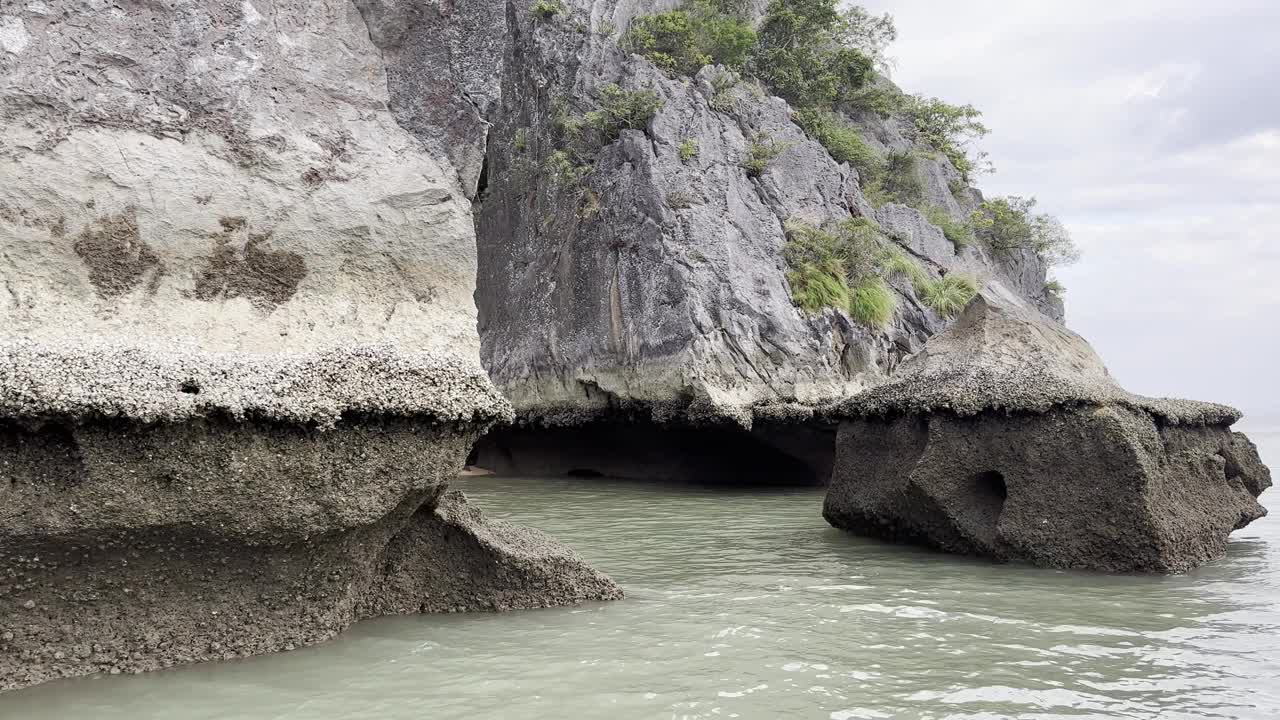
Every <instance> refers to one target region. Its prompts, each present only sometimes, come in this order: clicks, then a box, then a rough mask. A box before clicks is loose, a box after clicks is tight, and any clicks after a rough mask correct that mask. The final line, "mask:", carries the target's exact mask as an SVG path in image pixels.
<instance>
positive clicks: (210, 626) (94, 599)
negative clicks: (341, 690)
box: [0, 0, 620, 689]
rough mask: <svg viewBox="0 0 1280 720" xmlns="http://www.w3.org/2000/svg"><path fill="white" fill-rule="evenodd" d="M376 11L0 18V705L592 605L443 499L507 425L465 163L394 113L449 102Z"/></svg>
mask: <svg viewBox="0 0 1280 720" xmlns="http://www.w3.org/2000/svg"><path fill="white" fill-rule="evenodd" d="M371 5H372V4H371V3H364V4H363V6H364V7H357V5H356V4H348V3H342V2H336V3H335V2H320V1H318V0H219V1H215V2H205V1H203V0H201V1H196V0H179V1H178V2H169V3H150V2H123V3H111V2H99V1H98V0H46V1H45V2H29V3H7V2H6V3H3V4H0V78H3V80H2V81H0V473H2V474H3V481H2V482H0V626H3V628H4V633H3V635H2V636H0V689H7V688H12V687H18V686H22V685H26V684H30V683H34V682H40V681H44V680H47V679H50V678H55V677H61V676H68V675H78V674H85V673H92V672H108V671H109V672H113V673H114V672H121V671H142V670H149V669H154V668H158V667H166V666H169V665H172V664H176V663H182V662H191V661H198V660H206V659H216V658H223V657H238V656H245V655H250V654H254V653H260V652H268V651H274V650H280V649H288V648H292V647H296V646H299V645H301V644H304V643H309V642H315V641H318V640H323V639H325V638H328V637H331V636H332V635H333V634H334V633H336V632H338V631H340V630H342V629H343V628H344V627H346V626H347V625H348V624H350V623H351V622H353V621H355V620H357V619H359V618H362V617H367V616H371V615H377V614H384V613H391V612H418V611H439V610H457V609H501V608H508V607H529V606H540V605H546V604H554V603H568V602H577V601H580V600H584V599H590V598H601V599H605V598H613V597H618V596H619V594H620V592H619V590H618V589H617V587H616V586H615V585H613V584H612V582H611V581H609V580H608V579H607V578H605V577H603V576H601V575H599V574H598V573H596V572H595V571H593V570H591V569H590V568H588V567H587V566H586V565H585V564H584V563H583V562H582V561H581V560H580V559H579V558H577V557H576V556H575V555H573V554H572V552H571V551H568V550H567V549H565V548H561V547H558V546H556V545H555V544H554V543H552V542H550V541H549V540H548V539H546V538H543V537H542V536H540V535H537V534H535V533H526V532H523V531H520V530H518V529H515V528H511V527H509V526H506V525H502V524H491V523H487V522H485V521H484V520H483V519H482V518H480V517H479V516H478V515H476V514H475V513H474V511H471V510H469V509H467V508H465V507H464V506H463V505H462V504H461V503H462V501H461V498H460V497H456V496H453V495H445V494H444V483H445V482H446V481H447V480H448V479H449V478H450V477H452V476H453V475H454V474H456V472H457V471H458V470H459V469H460V468H461V466H462V463H463V460H464V458H465V455H466V453H467V450H468V449H469V447H470V446H471V444H472V443H473V442H474V440H475V438H476V437H477V436H478V435H479V434H480V433H481V432H483V430H484V429H485V428H486V427H488V426H489V425H490V424H492V423H493V422H495V421H500V420H504V419H508V418H509V417H510V416H511V410H510V405H509V404H508V403H507V401H506V400H505V399H503V398H502V396H501V395H500V394H499V393H498V392H497V391H496V390H495V388H494V387H493V385H492V383H491V382H490V381H489V379H488V378H487V376H486V375H485V373H484V371H483V369H482V367H481V364H480V362H479V353H478V350H479V338H478V335H477V333H476V311H475V304H474V300H473V297H472V294H473V290H474V287H475V285H474V282H475V274H476V260H475V256H476V250H475V235H474V225H473V222H472V215H471V204H470V201H469V199H468V194H469V192H470V189H471V188H470V187H469V186H468V187H467V188H464V187H463V185H464V183H467V182H472V183H473V182H474V178H473V179H472V180H470V181H468V180H467V177H468V176H469V174H470V175H474V167H473V166H474V165H475V163H474V162H471V163H470V164H468V162H469V161H468V157H469V156H468V155H467V154H466V152H465V151H466V148H468V147H471V145H468V144H466V143H461V144H457V143H451V142H449V141H448V139H447V138H444V137H440V136H438V135H436V134H435V132H434V130H433V129H432V128H433V127H434V126H431V125H429V124H424V123H419V122H418V121H417V120H416V119H415V116H414V115H413V113H412V112H411V110H406V109H405V108H404V106H403V105H397V104H396V103H394V102H393V97H397V93H398V92H401V91H402V90H403V88H404V87H405V83H406V82H408V81H409V80H412V82H413V83H414V93H413V96H414V97H415V98H416V99H417V101H420V102H423V103H426V104H429V105H432V106H433V107H439V103H438V102H437V100H438V98H442V97H448V98H451V99H452V102H453V104H454V105H457V104H458V103H463V104H466V103H467V101H466V93H465V92H464V91H461V90H459V88H458V87H456V86H455V85H454V84H453V83H452V81H451V80H450V79H449V78H448V77H447V73H437V72H432V73H428V74H425V75H424V74H421V73H414V74H413V77H412V78H407V77H406V76H405V75H404V74H398V72H397V68H398V67H399V66H398V65H397V64H396V63H397V60H396V58H395V57H394V56H393V54H392V53H390V52H386V53H384V50H383V49H382V48H381V47H379V45H378V42H380V41H382V40H385V37H384V35H383V34H381V33H379V32H378V30H377V27H376V26H375V25H371V24H370V23H369V22H366V18H365V15H363V14H362V12H361V10H362V9H363V10H365V11H366V12H369V11H370V6H371ZM423 33H425V34H423ZM423 33H419V34H417V35H414V37H415V38H416V41H415V42H419V43H426V44H427V45H430V46H431V47H435V46H434V40H432V39H431V37H430V33H429V32H427V30H426V29H424V30H423ZM419 69H420V70H422V69H425V66H424V67H422V68H419ZM399 97H403V94H402V95H399ZM467 106H468V107H470V106H469V105H467ZM483 135H484V133H483V130H482V129H480V130H477V131H476V137H477V138H479V140H478V142H480V144H481V145H482V144H483ZM462 566H466V567H467V571H466V572H465V573H463V572H462V571H461V570H460V567H462Z"/></svg>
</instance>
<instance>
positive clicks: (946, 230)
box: [924, 207, 974, 252]
mask: <svg viewBox="0 0 1280 720" xmlns="http://www.w3.org/2000/svg"><path fill="white" fill-rule="evenodd" d="M924 216H925V217H926V218H927V219H928V220H929V222H931V223H933V224H934V225H936V226H938V229H940V230H942V234H943V235H945V236H946V238H947V240H950V241H951V244H952V245H954V246H955V249H956V252H959V251H960V250H962V249H963V248H965V247H968V246H969V245H972V244H973V240H974V237H973V228H972V227H970V226H969V224H968V223H965V222H961V221H960V220H957V219H955V218H953V217H951V215H950V214H948V213H947V211H946V210H943V209H942V208H940V207H929V208H926V209H925V211H924Z"/></svg>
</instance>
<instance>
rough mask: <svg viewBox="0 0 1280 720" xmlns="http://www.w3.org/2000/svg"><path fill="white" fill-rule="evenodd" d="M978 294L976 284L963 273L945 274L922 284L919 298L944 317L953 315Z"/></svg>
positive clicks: (958, 312)
mask: <svg viewBox="0 0 1280 720" xmlns="http://www.w3.org/2000/svg"><path fill="white" fill-rule="evenodd" d="M977 294H978V286H977V284H975V283H974V281H973V280H972V279H970V278H967V277H965V276H963V275H947V276H946V277H943V278H941V279H939V280H935V281H933V282H930V283H928V284H927V285H925V286H924V289H923V292H922V293H921V296H920V300H921V302H923V303H924V304H925V305H926V306H928V307H929V308H931V309H932V310H933V311H934V312H936V313H938V314H939V315H942V316H944V317H955V316H956V315H958V314H960V311H962V310H964V309H965V307H967V306H968V305H969V301H970V300H972V299H973V297H974V296H975V295H977Z"/></svg>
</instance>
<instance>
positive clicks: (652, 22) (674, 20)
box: [622, 0, 756, 75]
mask: <svg viewBox="0 0 1280 720" xmlns="http://www.w3.org/2000/svg"><path fill="white" fill-rule="evenodd" d="M755 44H756V31H755V30H753V29H752V27H751V23H749V22H748V21H747V20H746V19H744V18H742V17H740V16H738V15H737V14H736V13H734V12H732V11H731V10H730V9H729V8H727V7H726V3H722V2H716V1H715V0H694V2H691V3H689V4H688V5H687V6H685V7H684V8H682V9H679V10H672V11H670V12H664V13H660V14H657V15H642V16H640V17H637V18H635V19H634V20H632V21H631V26H630V27H629V28H627V32H626V34H625V35H623V38H622V45H623V47H625V48H627V49H628V50H630V51H632V52H634V53H637V54H640V55H644V56H645V57H647V58H649V60H650V61H651V62H652V63H653V64H654V65H657V66H658V67H659V68H661V69H663V70H665V71H666V72H669V73H676V74H681V75H692V74H694V73H695V72H697V71H698V69H699V68H701V67H702V66H704V65H725V66H728V67H731V68H741V67H743V66H744V65H745V64H746V62H747V59H748V57H749V55H750V53H751V50H752V48H754V47H755Z"/></svg>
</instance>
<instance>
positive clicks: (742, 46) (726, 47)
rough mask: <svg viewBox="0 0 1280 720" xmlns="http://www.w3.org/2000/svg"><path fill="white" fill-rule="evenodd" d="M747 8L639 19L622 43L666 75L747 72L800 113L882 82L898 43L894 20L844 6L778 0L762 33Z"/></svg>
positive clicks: (687, 9) (719, 1) (721, 6)
mask: <svg viewBox="0 0 1280 720" xmlns="http://www.w3.org/2000/svg"><path fill="white" fill-rule="evenodd" d="M744 12H745V8H744V4H743V3H735V2H726V1H725V0H693V1H692V2H689V3H687V4H685V5H684V6H683V7H680V8H678V9H676V10H671V11H668V12H664V13H659V14H655V15H641V16H639V17H636V18H635V19H633V20H632V21H631V25H630V27H628V28H627V32H626V33H625V34H624V36H623V40H622V45H623V47H624V48H626V49H628V50H630V51H631V52H634V53H637V54H640V55H643V56H645V57H647V58H648V59H649V60H650V61H651V62H653V64H654V65H657V66H658V67H659V68H661V69H662V70H664V71H666V72H668V73H673V74H681V75H692V74H694V73H696V72H697V71H698V69H699V68H701V67H702V66H704V65H711V64H720V65H725V66H728V67H730V68H733V69H735V70H746V71H748V72H750V73H751V75H752V76H754V77H755V78H757V79H759V80H762V81H764V82H765V83H766V84H767V85H769V86H770V88H772V90H773V92H774V93H776V94H777V95H779V96H780V97H783V98H786V99H787V100H788V101H790V102H791V103H792V104H793V105H795V106H797V107H814V106H821V107H829V106H830V105H831V104H832V103H835V102H839V101H842V100H847V99H850V98H852V97H854V95H855V94H856V93H857V92H858V91H860V90H861V89H862V88H863V87H864V86H865V85H867V83H868V82H869V81H870V80H871V79H872V78H873V77H874V69H873V68H874V67H875V65H876V64H877V60H876V59H873V58H877V59H878V60H879V61H880V62H882V63H883V62H884V56H883V50H884V48H885V47H887V43H888V42H889V41H891V40H892V39H893V37H896V31H895V30H893V23H892V20H891V19H890V18H889V16H888V15H885V16H883V17H880V18H877V17H875V16H872V15H869V14H868V13H867V12H866V11H865V10H862V9H861V8H853V9H851V10H848V11H845V12H844V13H841V12H840V11H839V10H838V9H837V2H836V0H773V2H771V3H770V5H769V7H768V10H767V11H766V13H765V16H764V18H763V19H762V20H761V22H760V26H759V29H758V30H756V29H753V28H752V26H751V23H750V21H749V20H748V19H746V18H745V17H744Z"/></svg>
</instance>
